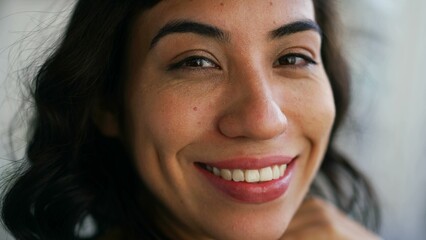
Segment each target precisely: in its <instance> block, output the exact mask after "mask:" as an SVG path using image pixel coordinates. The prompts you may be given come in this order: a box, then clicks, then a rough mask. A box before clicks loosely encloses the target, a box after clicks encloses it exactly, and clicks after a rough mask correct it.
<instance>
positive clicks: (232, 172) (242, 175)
mask: <svg viewBox="0 0 426 240" xmlns="http://www.w3.org/2000/svg"><path fill="white" fill-rule="evenodd" d="M286 169H287V165H286V164H282V165H274V166H271V167H265V168H262V169H246V170H243V169H219V168H216V167H212V166H208V165H206V170H207V171H209V172H211V173H213V174H214V175H216V176H218V177H221V178H223V179H225V180H228V181H234V182H248V183H257V182H267V181H271V180H276V179H279V178H280V177H283V176H284V174H285V171H286Z"/></svg>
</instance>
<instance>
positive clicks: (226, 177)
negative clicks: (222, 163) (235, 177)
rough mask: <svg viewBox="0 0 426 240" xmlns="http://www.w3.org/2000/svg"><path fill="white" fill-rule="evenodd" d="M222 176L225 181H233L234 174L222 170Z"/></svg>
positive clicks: (227, 170)
mask: <svg viewBox="0 0 426 240" xmlns="http://www.w3.org/2000/svg"><path fill="white" fill-rule="evenodd" d="M220 176H221V177H222V178H223V179H225V180H228V181H229V180H231V179H232V172H231V170H229V169H222V170H220Z"/></svg>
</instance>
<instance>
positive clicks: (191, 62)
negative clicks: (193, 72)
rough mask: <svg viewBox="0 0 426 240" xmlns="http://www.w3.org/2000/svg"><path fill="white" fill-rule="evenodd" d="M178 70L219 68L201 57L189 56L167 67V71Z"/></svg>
mask: <svg viewBox="0 0 426 240" xmlns="http://www.w3.org/2000/svg"><path fill="white" fill-rule="evenodd" d="M180 68H189V69H196V68H200V69H202V68H219V66H218V65H217V64H216V63H215V62H213V61H212V60H210V59H208V58H206V57H202V56H191V57H188V58H185V59H184V60H182V61H180V62H178V63H174V64H172V65H171V66H170V67H169V70H173V69H180Z"/></svg>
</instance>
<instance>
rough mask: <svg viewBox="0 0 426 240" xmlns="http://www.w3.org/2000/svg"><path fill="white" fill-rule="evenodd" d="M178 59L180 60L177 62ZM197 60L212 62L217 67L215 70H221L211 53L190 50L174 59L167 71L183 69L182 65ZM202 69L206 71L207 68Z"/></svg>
mask: <svg viewBox="0 0 426 240" xmlns="http://www.w3.org/2000/svg"><path fill="white" fill-rule="evenodd" d="M207 55H208V56H207ZM176 59H178V60H176ZM196 59H203V60H205V61H208V62H211V63H212V64H214V65H216V66H217V67H215V69H216V68H217V69H221V67H220V65H219V61H218V60H217V59H216V58H215V57H214V55H213V54H211V53H210V52H208V51H205V50H189V51H185V52H183V53H180V54H179V55H177V56H176V57H174V58H173V59H172V60H171V62H172V63H171V64H169V65H168V67H167V70H175V69H179V68H181V67H182V65H184V64H185V62H188V61H191V60H196ZM188 69H189V67H188ZM193 69H194V70H195V69H196V67H194V68H193ZM202 69H206V68H202Z"/></svg>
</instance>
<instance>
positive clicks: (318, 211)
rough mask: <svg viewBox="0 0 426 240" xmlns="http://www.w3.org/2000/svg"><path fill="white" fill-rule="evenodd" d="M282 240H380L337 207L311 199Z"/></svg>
mask: <svg viewBox="0 0 426 240" xmlns="http://www.w3.org/2000/svg"><path fill="white" fill-rule="evenodd" d="M281 239H282V240H298V239H303V240H357V239H366V240H379V239H380V238H379V237H378V236H377V235H375V234H374V233H372V232H370V231H368V230H367V229H365V228H364V227H363V226H361V225H360V224H359V223H357V222H355V221H353V220H352V219H350V218H348V217H347V216H346V215H345V214H344V213H342V212H341V211H339V210H338V209H337V208H336V207H335V206H333V205H331V204H330V203H327V202H326V201H324V200H322V199H320V198H315V197H311V198H308V199H306V200H305V201H303V203H302V205H301V206H300V208H299V209H298V211H297V212H296V215H295V216H294V217H293V219H292V221H291V222H290V225H289V226H288V228H287V230H286V232H285V234H284V236H283V237H282V238H281Z"/></svg>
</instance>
